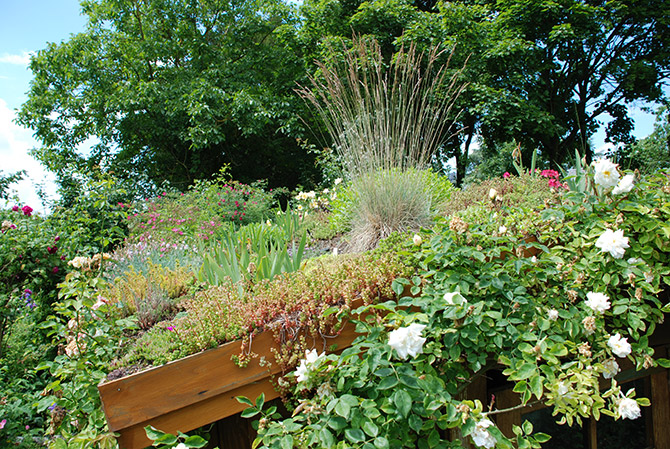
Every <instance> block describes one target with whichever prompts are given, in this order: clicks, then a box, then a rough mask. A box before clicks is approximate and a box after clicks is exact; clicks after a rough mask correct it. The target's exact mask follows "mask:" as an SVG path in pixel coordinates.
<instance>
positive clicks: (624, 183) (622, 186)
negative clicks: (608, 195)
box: [612, 175, 635, 195]
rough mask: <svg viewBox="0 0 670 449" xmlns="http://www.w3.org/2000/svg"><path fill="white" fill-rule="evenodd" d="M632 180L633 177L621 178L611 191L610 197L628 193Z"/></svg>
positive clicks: (631, 186)
mask: <svg viewBox="0 0 670 449" xmlns="http://www.w3.org/2000/svg"><path fill="white" fill-rule="evenodd" d="M633 179H635V176H633V175H626V176H624V177H623V178H621V181H619V184H617V185H616V187H615V188H614V190H612V195H620V194H622V193H628V192H630V191H631V190H633Z"/></svg>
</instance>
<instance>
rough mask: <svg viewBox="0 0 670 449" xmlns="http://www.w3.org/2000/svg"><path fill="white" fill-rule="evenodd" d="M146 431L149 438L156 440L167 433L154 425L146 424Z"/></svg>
mask: <svg viewBox="0 0 670 449" xmlns="http://www.w3.org/2000/svg"><path fill="white" fill-rule="evenodd" d="M144 432H145V433H146V434H147V438H149V439H150V440H153V441H156V440H157V439H159V438H161V437H163V436H165V435H166V433H165V432H163V431H161V430H158V429H156V428H155V427H154V426H146V427H145V428H144Z"/></svg>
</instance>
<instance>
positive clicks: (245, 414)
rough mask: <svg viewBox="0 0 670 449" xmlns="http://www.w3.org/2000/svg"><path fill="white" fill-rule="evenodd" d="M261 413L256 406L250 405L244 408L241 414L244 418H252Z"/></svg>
mask: <svg viewBox="0 0 670 449" xmlns="http://www.w3.org/2000/svg"><path fill="white" fill-rule="evenodd" d="M259 413H260V410H258V409H257V408H254V407H249V408H247V409H244V410H242V413H240V416H241V417H242V418H251V417H252V416H256V415H258V414H259Z"/></svg>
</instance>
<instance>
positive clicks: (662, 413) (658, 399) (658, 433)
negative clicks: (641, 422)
mask: <svg viewBox="0 0 670 449" xmlns="http://www.w3.org/2000/svg"><path fill="white" fill-rule="evenodd" d="M650 377H651V415H652V418H651V419H652V421H651V422H652V426H653V435H654V449H670V429H668V425H669V424H670V389H669V388H668V371H667V370H665V371H662V372H659V373H654V374H652V375H651V376H650Z"/></svg>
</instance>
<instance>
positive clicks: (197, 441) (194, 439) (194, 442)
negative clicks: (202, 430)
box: [184, 435, 207, 447]
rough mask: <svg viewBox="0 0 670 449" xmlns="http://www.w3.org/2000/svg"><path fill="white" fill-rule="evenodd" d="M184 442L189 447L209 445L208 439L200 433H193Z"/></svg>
mask: <svg viewBox="0 0 670 449" xmlns="http://www.w3.org/2000/svg"><path fill="white" fill-rule="evenodd" d="M184 444H185V445H186V446H188V447H205V446H207V440H205V439H204V438H203V437H201V436H199V435H191V436H190V437H188V438H186V439H185V440H184Z"/></svg>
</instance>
